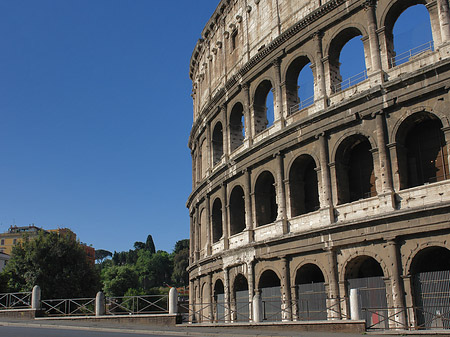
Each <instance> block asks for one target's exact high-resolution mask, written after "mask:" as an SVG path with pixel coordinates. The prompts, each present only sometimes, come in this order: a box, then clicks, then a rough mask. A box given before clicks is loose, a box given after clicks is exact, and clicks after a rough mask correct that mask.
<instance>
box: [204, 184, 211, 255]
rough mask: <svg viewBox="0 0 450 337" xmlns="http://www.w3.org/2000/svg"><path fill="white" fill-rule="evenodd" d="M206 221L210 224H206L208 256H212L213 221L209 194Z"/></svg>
mask: <svg viewBox="0 0 450 337" xmlns="http://www.w3.org/2000/svg"><path fill="white" fill-rule="evenodd" d="M205 203H206V205H205V206H206V207H205V212H206V221H207V222H208V223H206V224H205V226H206V255H207V256H209V255H211V247H212V228H211V226H212V221H211V196H210V195H209V194H208V193H207V194H206V200H205Z"/></svg>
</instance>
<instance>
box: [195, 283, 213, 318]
mask: <svg viewBox="0 0 450 337" xmlns="http://www.w3.org/2000/svg"><path fill="white" fill-rule="evenodd" d="M210 305H211V296H210V294H209V288H208V285H207V284H206V282H205V283H203V286H202V298H201V303H200V312H199V319H198V320H199V322H209V321H210V319H211V318H210V317H209V306H210Z"/></svg>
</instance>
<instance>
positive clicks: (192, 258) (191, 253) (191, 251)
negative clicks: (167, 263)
mask: <svg viewBox="0 0 450 337" xmlns="http://www.w3.org/2000/svg"><path fill="white" fill-rule="evenodd" d="M189 218H190V237H189V264H192V263H194V261H195V247H194V240H195V230H194V215H193V214H192V213H190V214H189Z"/></svg>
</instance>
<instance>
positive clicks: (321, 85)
mask: <svg viewBox="0 0 450 337" xmlns="http://www.w3.org/2000/svg"><path fill="white" fill-rule="evenodd" d="M322 37H323V33H322V32H321V31H318V32H316V33H315V34H314V36H313V39H314V48H315V55H314V56H315V60H314V65H315V68H316V81H317V84H316V90H315V91H314V101H315V102H316V104H320V105H321V106H320V108H322V109H323V108H325V107H326V106H327V92H326V85H325V68H324V65H323V61H322V60H323V53H322Z"/></svg>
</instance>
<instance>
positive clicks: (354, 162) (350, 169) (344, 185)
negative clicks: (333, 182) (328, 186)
mask: <svg viewBox="0 0 450 337" xmlns="http://www.w3.org/2000/svg"><path fill="white" fill-rule="evenodd" d="M336 176H337V182H338V202H339V204H344V203H347V202H353V201H356V200H359V199H365V198H370V197H372V196H375V195H376V188H375V173H374V169H373V157H372V153H371V145H370V142H369V140H368V139H367V138H365V137H363V136H360V135H354V136H351V137H349V138H347V139H346V140H344V141H343V142H342V144H341V145H340V146H339V148H338V151H337V152H336Z"/></svg>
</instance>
